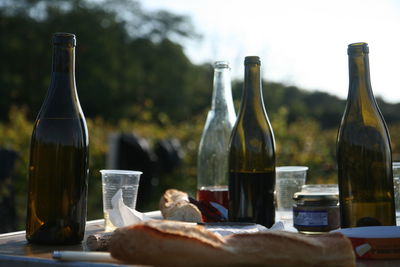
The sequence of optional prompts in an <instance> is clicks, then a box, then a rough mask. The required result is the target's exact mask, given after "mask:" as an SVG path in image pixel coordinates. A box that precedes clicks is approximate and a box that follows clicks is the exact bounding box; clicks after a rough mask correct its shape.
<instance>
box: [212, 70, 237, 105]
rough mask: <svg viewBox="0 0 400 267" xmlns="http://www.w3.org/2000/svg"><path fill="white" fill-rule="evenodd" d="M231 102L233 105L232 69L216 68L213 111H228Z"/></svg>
mask: <svg viewBox="0 0 400 267" xmlns="http://www.w3.org/2000/svg"><path fill="white" fill-rule="evenodd" d="M230 102H232V103H233V100H232V89H231V77H230V69H229V68H228V67H223V68H218V67H216V68H215V69H214V85H213V96H212V103H211V109H213V110H220V109H227V106H228V105H229V103H230Z"/></svg>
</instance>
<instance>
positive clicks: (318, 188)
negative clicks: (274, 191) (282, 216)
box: [293, 185, 340, 234]
mask: <svg viewBox="0 0 400 267" xmlns="http://www.w3.org/2000/svg"><path fill="white" fill-rule="evenodd" d="M293 199H294V200H295V204H294V205H293V226H294V227H295V228H296V229H297V230H298V231H299V232H301V233H305V234H319V233H324V232H329V231H331V230H334V229H338V228H339V227H340V210H339V193H338V190H337V185H306V186H304V187H303V189H302V191H301V192H297V193H295V194H294V196H293Z"/></svg>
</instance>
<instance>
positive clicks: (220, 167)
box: [197, 61, 236, 221]
mask: <svg viewBox="0 0 400 267" xmlns="http://www.w3.org/2000/svg"><path fill="white" fill-rule="evenodd" d="M235 121H236V113H235V108H234V106H233V100H232V89H231V80H230V68H229V63H228V62H225V61H217V62H215V64H214V84H213V95H212V103H211V110H210V111H209V112H208V114H207V120H206V123H205V126H204V130H203V133H202V136H201V140H200V145H199V150H198V157H197V199H198V200H199V201H200V203H203V204H204V205H206V206H208V207H209V208H210V209H218V208H219V209H220V210H216V212H218V211H219V212H222V214H221V215H223V217H224V218H225V219H227V209H228V146H229V138H230V136H231V131H232V128H233V125H234V124H235ZM218 205H219V206H218ZM224 208H225V209H224ZM224 211H225V212H224ZM207 218H208V217H206V216H203V219H204V221H209V220H208V219H207Z"/></svg>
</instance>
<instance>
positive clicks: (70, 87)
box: [49, 44, 76, 98]
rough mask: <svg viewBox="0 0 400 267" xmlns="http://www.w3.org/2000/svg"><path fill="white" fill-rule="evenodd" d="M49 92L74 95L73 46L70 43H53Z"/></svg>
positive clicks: (63, 95) (64, 95)
mask: <svg viewBox="0 0 400 267" xmlns="http://www.w3.org/2000/svg"><path fill="white" fill-rule="evenodd" d="M54 91H57V93H56V92H54ZM49 94H50V95H54V96H56V95H57V96H58V97H68V96H69V97H72V98H75V97H76V84H75V47H74V46H72V45H69V44H63V45H54V49H53V64H52V72H51V82H50V87H49Z"/></svg>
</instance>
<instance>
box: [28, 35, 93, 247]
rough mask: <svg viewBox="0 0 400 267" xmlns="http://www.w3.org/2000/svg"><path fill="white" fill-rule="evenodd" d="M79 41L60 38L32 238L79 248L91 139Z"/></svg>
mask: <svg viewBox="0 0 400 267" xmlns="http://www.w3.org/2000/svg"><path fill="white" fill-rule="evenodd" d="M75 44H76V39H75V35H73V34H69V33H56V34H55V35H54V37H53V45H54V51H53V64H52V74H51V83H50V87H49V89H48V91H47V96H46V98H45V100H44V103H43V105H42V107H41V109H40V112H39V115H38V116H37V119H36V122H35V125H34V129H33V133H32V139H31V147H30V161H29V186H28V209H27V218H26V238H27V240H28V241H29V242H32V243H40V244H76V243H79V242H81V241H82V239H83V236H84V232H85V224H86V202H87V190H88V156H89V151H88V145H89V137H88V131H87V127H86V122H85V117H84V115H83V112H82V109H81V106H80V104H79V100H78V95H77V91H76V85H75Z"/></svg>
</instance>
